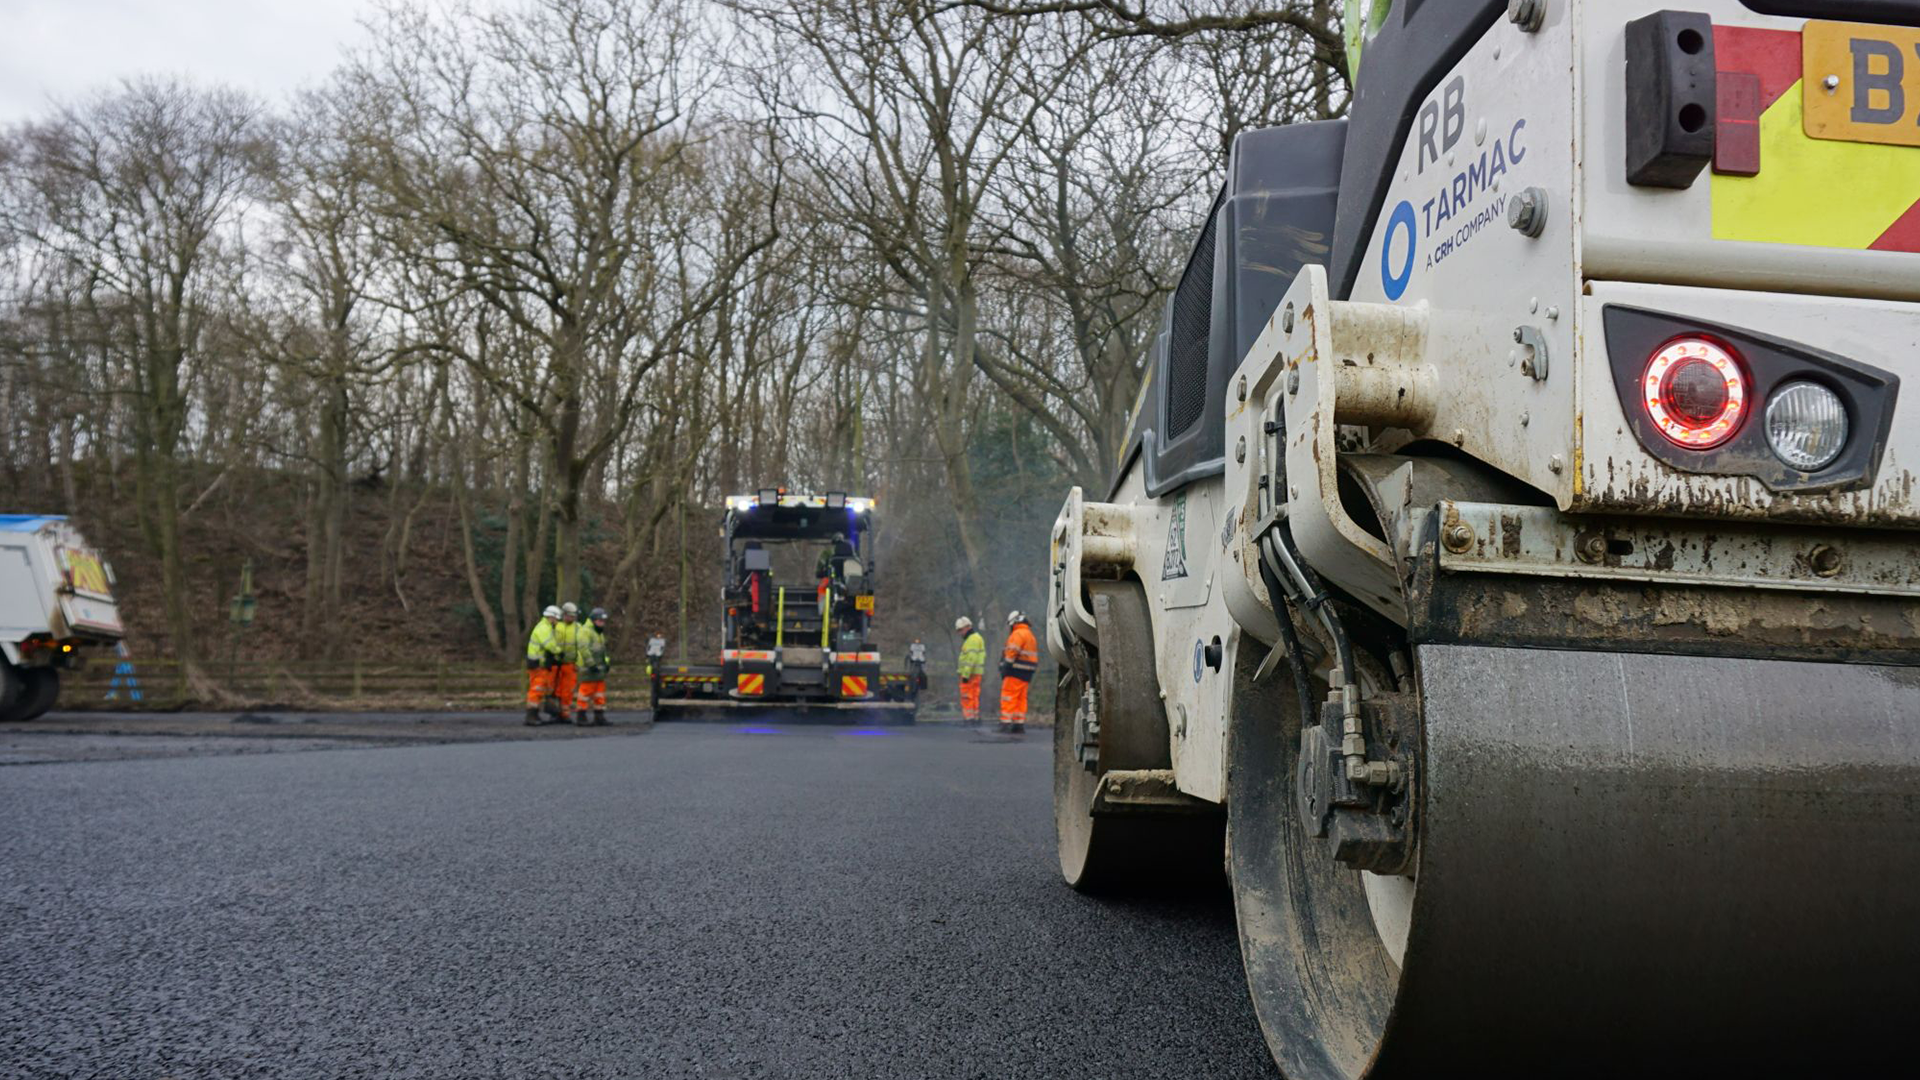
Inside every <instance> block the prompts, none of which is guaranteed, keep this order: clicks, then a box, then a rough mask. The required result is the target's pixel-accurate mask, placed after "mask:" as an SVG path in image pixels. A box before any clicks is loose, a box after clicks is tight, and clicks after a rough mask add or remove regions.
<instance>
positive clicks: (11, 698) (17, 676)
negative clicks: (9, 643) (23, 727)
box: [0, 659, 27, 722]
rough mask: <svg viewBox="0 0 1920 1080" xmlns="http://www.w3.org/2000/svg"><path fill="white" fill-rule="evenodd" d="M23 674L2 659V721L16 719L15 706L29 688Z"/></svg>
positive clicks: (0, 686) (0, 674)
mask: <svg viewBox="0 0 1920 1080" xmlns="http://www.w3.org/2000/svg"><path fill="white" fill-rule="evenodd" d="M22 675H23V672H21V670H20V669H19V668H17V667H14V666H13V665H12V664H10V663H8V662H7V661H6V660H4V659H0V722H4V721H7V720H12V719H15V717H14V715H13V714H14V707H15V706H17V705H18V704H19V703H20V697H21V695H22V694H24V693H25V692H26V688H27V687H26V680H25V679H24V678H23V677H22Z"/></svg>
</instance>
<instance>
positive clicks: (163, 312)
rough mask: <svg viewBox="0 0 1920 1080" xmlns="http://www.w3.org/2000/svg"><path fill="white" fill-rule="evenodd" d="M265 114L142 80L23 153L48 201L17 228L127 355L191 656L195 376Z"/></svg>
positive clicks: (22, 178) (157, 527) (126, 390)
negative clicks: (188, 469) (188, 493)
mask: <svg viewBox="0 0 1920 1080" xmlns="http://www.w3.org/2000/svg"><path fill="white" fill-rule="evenodd" d="M258 113H259V107H258V105H257V104H256V103H255V102H254V101H252V100H251V99H249V98H246V97H243V96H241V95H239V94H237V93H235V92H232V91H229V90H221V89H214V90H202V89H197V88H195V87H193V86H191V85H188V84H186V83H183V82H179V81H165V80H156V79H139V80H134V81H132V82H129V83H127V84H125V85H124V86H122V87H121V88H120V89H119V90H117V91H114V92H112V93H108V94H104V95H101V96H99V97H96V98H94V99H92V100H91V101H89V102H88V103H86V104H84V105H81V106H76V107H70V108H66V109H62V110H61V111H60V112H59V114H58V115H57V116H56V117H55V119H54V120H52V121H51V122H48V123H45V124H39V125H33V126H31V127H29V128H28V129H27V130H26V132H25V135H24V140H23V147H22V150H21V152H20V153H19V155H18V158H17V159H16V161H15V162H14V163H13V164H14V167H15V168H16V169H17V170H18V174H17V180H18V182H20V183H23V184H24V185H25V186H26V187H27V189H28V190H29V191H30V192H31V196H32V199H33V202H34V204H35V205H36V207H37V211H38V212H37V214H36V215H35V216H34V217H32V218H30V219H27V220H24V221H16V226H17V227H19V228H21V230H22V232H23V234H24V235H26V236H28V237H30V238H31V239H32V240H33V241H34V242H35V243H37V244H39V245H40V246H41V248H42V250H43V252H44V254H45V256H46V257H48V258H51V259H57V260H60V261H62V262H63V263H65V264H66V265H67V266H69V267H71V268H73V270H74V271H75V272H76V273H78V275H79V276H80V278H81V280H82V281H83V282H84V292H83V294H82V295H83V299H84V304H85V308H86V310H87V312H88V314H89V315H90V316H91V318H92V319H93V320H94V321H95V323H96V325H97V326H98V327H99V328H100V334H101V340H102V341H103V342H104V343H105V344H106V346H107V347H108V348H109V349H111V350H113V351H115V352H116V353H117V354H119V355H120V356H121V357H122V358H123V359H124V364H125V366H124V369H123V370H124V372H125V374H126V376H127V379H128V381H127V383H126V385H125V386H124V387H121V388H118V389H119V390H120V392H121V394H122V396H123V399H124V400H125V401H127V402H128V403H129V405H130V412H131V417H132V432H131V434H132V436H133V452H134V460H135V463H136V466H137V471H136V476H137V494H138V498H137V500H136V507H137V513H138V516H139V518H140V521H141V525H142V527H143V531H144V532H145V534H146V536H147V538H148V542H149V544H150V545H151V547H152V549H153V551H154V554H155V556H156V557H157V561H158V563H159V570H160V575H161V583H162V592H163V595H164V597H165V604H166V610H167V627H168V630H169V632H170V635H171V637H172V647H173V649H174V652H175V653H176V655H178V656H180V657H181V658H182V659H191V658H193V657H194V656H195V655H196V652H197V650H196V649H195V644H194V634H193V620H192V615H191V612H190V611H189V607H188V605H189V603H190V598H189V597H188V595H187V588H186V573H185V567H184V562H183V552H182V548H181V536H180V513H181V507H180V496H181V489H182V473H181V458H180V455H181V453H182V451H183V448H184V440H185V439H186V437H187V435H188V429H189V422H190V420H191V419H192V416H193V412H194V402H193V401H192V400H191V399H190V380H191V377H192V375H193V365H194V364H195V363H196V361H197V360H198V359H199V350H200V347H201V345H202V340H203V336H204V334H205V333H206V330H207V326H208V320H209V302H208V301H209V298H210V296H211V294H212V293H214V292H215V291H216V290H217V288H218V286H219V278H218V277H217V276H216V275H217V273H218V271H216V270H215V264H216V263H218V262H220V261H221V260H222V259H223V258H225V257H229V256H231V255H232V254H233V249H234V247H235V245H236V243H237V241H236V239H235V238H234V236H233V235H232V233H231V230H232V228H233V227H234V225H235V223H236V221H237V219H238V216H239V214H240V211H241V208H242V205H243V201H244V200H245V199H246V198H247V197H248V195H249V194H250V193H251V191H252V190H253V187H254V180H255V170H256V164H257V161H258V157H259V151H260V133H259V130H258V127H259V125H258ZM223 270H224V267H223ZM206 404H207V405H209V406H210V407H213V408H218V407H219V406H220V404H221V403H220V402H219V401H218V400H215V401H212V402H209V403H206Z"/></svg>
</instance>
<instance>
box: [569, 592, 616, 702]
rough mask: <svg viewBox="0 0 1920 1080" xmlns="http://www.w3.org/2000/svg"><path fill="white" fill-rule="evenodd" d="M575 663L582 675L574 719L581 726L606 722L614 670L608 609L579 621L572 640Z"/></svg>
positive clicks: (576, 697)
mask: <svg viewBox="0 0 1920 1080" xmlns="http://www.w3.org/2000/svg"><path fill="white" fill-rule="evenodd" d="M573 664H574V667H575V668H576V669H577V670H578V671H579V674H580V689H579V691H578V693H577V695H576V696H575V698H574V713H573V722H574V723H576V724H578V725H580V726H581V727H585V726H587V725H588V724H604V723H606V722H607V672H608V671H610V670H612V669H613V661H612V660H611V659H610V658H609V657H608V656H607V609H606V608H594V609H593V614H592V616H591V621H590V622H584V623H581V624H580V629H579V630H578V631H577V632H576V633H575V635H574V639H573ZM589 709H591V710H592V711H591V712H589V711H588V710H589Z"/></svg>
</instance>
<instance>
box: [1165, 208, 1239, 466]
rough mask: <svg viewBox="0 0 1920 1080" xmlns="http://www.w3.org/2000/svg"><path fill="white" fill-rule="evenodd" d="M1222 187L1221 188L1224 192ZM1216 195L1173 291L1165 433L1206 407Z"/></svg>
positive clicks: (1174, 434) (1175, 434)
mask: <svg viewBox="0 0 1920 1080" xmlns="http://www.w3.org/2000/svg"><path fill="white" fill-rule="evenodd" d="M1225 194H1226V189H1224V188H1222V189H1221V196H1222V197H1224V196H1225ZM1219 217H1220V198H1219V197H1216V198H1215V199H1214V200H1213V206H1212V208H1210V209H1209V210H1208V211H1207V223H1206V225H1204V226H1203V227H1202V228H1201V229H1200V242H1199V243H1197V244H1195V245H1194V248H1193V257H1192V258H1191V259H1189V260H1187V272H1186V273H1185V274H1183V275H1181V278H1180V287H1179V288H1178V289H1176V290H1174V293H1173V328H1172V332H1171V333H1170V334H1169V335H1168V340H1167V438H1169V439H1177V438H1179V437H1180V436H1181V435H1183V434H1185V433H1186V431H1187V429H1188V428H1191V427H1192V426H1193V425H1194V422H1195V421H1197V420H1199V419H1200V414H1201V412H1203V411H1205V409H1206V406H1207V339H1208V338H1209V337H1210V336H1211V334H1210V331H1211V330H1212V329H1213V225H1214V222H1215V221H1218V220H1219Z"/></svg>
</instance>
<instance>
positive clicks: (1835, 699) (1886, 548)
mask: <svg viewBox="0 0 1920 1080" xmlns="http://www.w3.org/2000/svg"><path fill="white" fill-rule="evenodd" d="M1348 10H1349V13H1350V25H1349V27H1348V32H1349V35H1350V40H1352V42H1353V44H1354V45H1355V46H1356V47H1357V49H1358V52H1359V63H1358V65H1357V71H1356V85H1355V92H1354V98H1353V102H1352V106H1351V109H1350V112H1349V115H1348V117H1347V118H1346V119H1344V120H1338V121H1331V122H1324V123H1316V124H1304V125H1297V126H1291V127H1286V128H1278V129H1270V130H1266V131H1256V132H1249V133H1247V134H1244V135H1242V136H1241V137H1240V138H1239V140H1238V141H1237V142H1236V144H1235V147H1234V150H1233V154H1232V160H1231V162H1230V164H1229V167H1228V175H1227V178H1226V182H1225V185H1224V187H1223V189H1222V191H1221V193H1220V197H1219V199H1218V200H1217V201H1216V203H1215V204H1214V209H1213V211H1212V213H1211V215H1210V216H1209V219H1208V221H1207V224H1206V226H1205V228H1204V230H1203V232H1202V235H1201V238H1200V241H1199V243H1198V245H1197V246H1196V249H1195V252H1194V254H1193V257H1192V260H1191V261H1190V263H1189V265H1188V268H1187V271H1186V274H1185V276H1184V277H1183V279H1182V281H1181V283H1180V285H1179V287H1178V289H1177V291H1176V293H1175V294H1174V296H1173V297H1172V298H1171V300H1170V302H1169V304H1168V307H1167V311H1166V313H1165V316H1164V321H1163V325H1162V330H1161V333H1160V336H1159V339H1158V342H1157V344H1156V346H1155V349H1154V351H1153V355H1152V358H1151V366H1150V373H1149V377H1148V380H1147V383H1146V385H1145V387H1144V388H1143V390H1142V393H1141V396H1140V400H1139V404H1138V405H1137V406H1136V415H1135V418H1134V421H1133V427H1132V433H1131V436H1130V438H1129V441H1128V443H1127V448H1126V450H1125V452H1124V456H1123V459H1122V460H1121V461H1120V462H1119V466H1118V471H1117V474H1116V476H1115V478H1114V481H1113V484H1112V487H1111V488H1110V489H1109V490H1108V491H1107V492H1105V493H1093V495H1094V496H1095V497H1090V496H1089V494H1087V493H1083V492H1082V491H1081V490H1079V489H1075V490H1074V491H1073V492H1072V493H1071V495H1070V496H1069V498H1068V500H1067V503H1066V506H1065V507H1064V509H1063V510H1062V512H1061V514H1060V517H1059V519H1058V521H1057V523H1056V525H1055V527H1054V531H1053V536H1052V557H1051V566H1052V589H1051V605H1050V610H1049V620H1048V627H1047V644H1048V647H1049V651H1050V652H1051V653H1052V655H1053V656H1054V658H1055V659H1056V661H1058V663H1059V665H1060V672H1061V676H1060V677H1061V685H1060V690H1059V695H1058V699H1057V700H1058V703H1059V704H1058V706H1057V710H1058V711H1057V724H1056V729H1055V743H1054V805H1055V824H1056V832H1057V835H1058V841H1059V861H1060V867H1061V871H1062V873H1063V875H1064V877H1065V878H1066V879H1067V881H1068V882H1069V883H1071V884H1073V885H1074V886H1075V887H1077V888H1080V889H1083V890H1099V889H1114V888H1124V887H1126V886H1129V885H1131V884H1135V883H1147V884H1161V883H1164V882H1166V881H1167V880H1168V879H1170V878H1174V877H1177V876H1193V875H1205V876H1211V877H1214V878H1218V877H1220V876H1222V873H1223V870H1224V876H1225V878H1226V879H1227V881H1228V882H1229V884H1230V888H1231V891H1232V894H1233V899H1234V905H1235V909H1236V914H1237V918H1238V923H1239V931H1240V942H1241V950H1242V957H1243V960H1244V962H1245V968H1246V978H1247V985H1248V988H1249V990H1250V992H1251V995H1252V999H1253V1004H1254V1008H1255V1012H1256V1014H1257V1016H1258V1018H1259V1021H1260V1024H1261V1027H1262V1030H1263V1032H1264V1034H1265V1036H1266V1039H1267V1042H1268V1046H1269V1048H1270V1049H1271V1051H1272V1053H1273V1055H1274V1058H1275V1060H1276V1061H1277V1062H1278V1063H1279V1065H1280V1066H1281V1068H1282V1070H1283V1071H1284V1073H1285V1074H1286V1075H1287V1076H1288V1077H1290V1078H1293V1080H1352V1078H1356V1077H1362V1076H1367V1077H1379V1076H1387V1075H1392V1076H1407V1075H1411V1076H1446V1075H1477V1076H1521V1075H1526V1076H1556V1075H1568V1074H1572V1073H1578V1074H1580V1075H1588V1074H1594V1075H1615V1076H1618V1075H1648V1074H1661V1075H1667V1074H1676V1075H1678V1074H1692V1075H1714V1076H1719V1075H1732V1074H1738V1075H1782V1074H1786V1073H1789V1072H1791V1073H1795V1074H1804V1075H1867V1074H1869V1072H1870V1070H1871V1069H1872V1068H1873V1067H1874V1066H1876V1065H1877V1064H1878V1063H1879V1062H1880V1061H1882V1060H1883V1059H1885V1058H1888V1057H1891V1056H1892V1055H1893V1054H1894V1053H1895V1052H1899V1051H1902V1050H1903V1046H1902V1041H1903V1040H1904V1035H1903V1034H1902V1033H1903V1032H1904V1031H1906V1030H1907V1026H1908V1024H1909V1023H1910V1020H1911V1017H1912V1016H1913V1014H1914V1012H1915V1010H1916V1008H1917V1007H1920V980H1916V979H1914V977H1913V972H1914V971H1915V970H1920V932H1916V928H1917V927H1920V401H1916V400H1915V399H1914V398H1913V395H1912V392H1911V390H1910V389H1907V388H1904V387H1903V383H1904V381H1905V380H1907V379H1909V378H1912V377H1914V376H1916V375H1920V254H1916V252H1920V2H1916V0H1820V2H1813V0H1689V2H1687V3H1685V4H1684V5H1681V6H1680V7H1677V8H1667V7H1663V6H1662V5H1661V4H1659V3H1656V2H1650V0H1424V2H1418V0H1364V2H1360V3H1353V4H1349V6H1348ZM1223 841H1224V843H1223ZM1223 852H1224V859H1223V857H1222V856H1223ZM1102 989H1103V991H1104V990H1110V989H1111V988H1110V987H1103V988H1102ZM1167 1022H1168V1023H1169V1025H1174V1026H1177V1025H1178V1024H1179V1019H1178V1018H1177V1017H1169V1018H1168V1021H1167Z"/></svg>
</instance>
